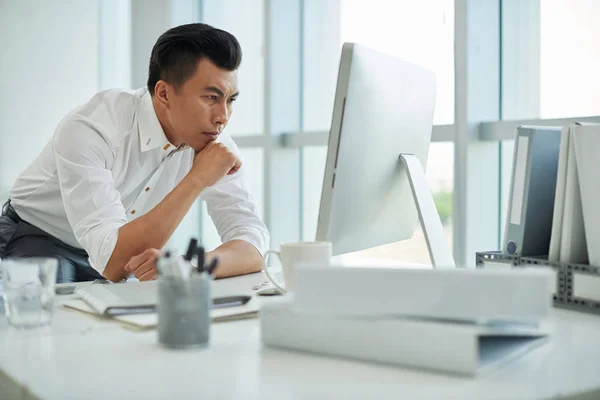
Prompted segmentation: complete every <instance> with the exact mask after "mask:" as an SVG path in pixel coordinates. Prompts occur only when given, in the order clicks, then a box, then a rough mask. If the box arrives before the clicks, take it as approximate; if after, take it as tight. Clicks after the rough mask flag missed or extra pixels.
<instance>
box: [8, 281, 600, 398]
mask: <svg viewBox="0 0 600 400" xmlns="http://www.w3.org/2000/svg"><path fill="white" fill-rule="evenodd" d="M262 279H263V278H262V276H261V275H260V274H254V275H249V276H245V277H240V278H233V279H228V280H224V281H218V282H217V283H216V284H218V285H219V286H220V287H219V290H220V291H223V292H224V293H226V292H232V293H236V292H237V293H239V292H251V290H250V287H251V286H252V285H253V284H256V283H258V282H260V281H261V280H262ZM240 288H243V289H240ZM61 297H62V296H61ZM556 318H557V320H558V327H557V332H556V334H555V336H554V337H553V338H552V340H551V341H550V342H548V343H546V344H544V345H542V346H541V347H538V348H537V349H535V350H533V351H532V352H531V353H529V354H527V355H526V356H524V357H523V358H521V359H519V360H517V361H515V362H514V363H512V364H509V365H507V366H505V367H503V368H502V369H500V370H498V371H496V372H495V373H493V374H492V375H488V376H485V377H483V378H479V379H470V378H462V377H453V376H446V375H439V374H434V373H429V372H419V371H415V370H410V369H402V368H393V367H386V366H381V365H372V364H367V363H360V362H352V361H348V360H341V359H330V358H325V357H321V356H313V355H308V354H302V353H294V352H288V351H281V350H276V349H272V348H264V347H263V346H262V344H261V341H260V332H259V324H258V320H256V319H253V320H243V321H236V322H226V323H219V324H214V325H213V328H212V332H211V344H210V346H209V347H208V348H206V349H203V350H183V351H173V350H167V349H164V348H162V347H160V346H159V345H158V344H157V339H156V331H154V330H153V331H147V332H133V331H129V330H126V329H124V328H122V327H121V326H120V325H118V324H117V323H115V322H113V321H105V320H101V319H98V318H96V317H92V316H87V315H84V314H82V313H78V312H76V311H68V310H64V309H57V312H56V314H55V316H54V320H53V323H52V326H51V327H48V328H45V329H43V330H40V331H30V332H28V331H25V332H23V331H17V330H13V329H9V328H8V327H7V323H6V319H5V318H4V316H0V398H1V399H11V398H17V399H22V398H42V399H61V400H62V399H70V398H76V399H88V398H89V399H92V398H94V399H120V398H126V399H133V398H139V399H175V398H197V399H230V398H236V399H237V398H239V399H304V398H327V399H329V398H342V399H382V398H390V399H398V398H404V399H421V398H433V399H440V398H457V399H525V398H527V399H534V398H555V397H560V396H576V395H577V396H576V397H575V398H577V399H583V398H590V399H596V398H600V317H595V316H589V315H585V314H579V313H574V312H567V311H560V310H557V311H556ZM440 339H441V338H440ZM365 345H368V338H365ZM594 391H595V392H594ZM585 392H587V394H586V395H583V396H581V393H585ZM592 392H593V393H592Z"/></svg>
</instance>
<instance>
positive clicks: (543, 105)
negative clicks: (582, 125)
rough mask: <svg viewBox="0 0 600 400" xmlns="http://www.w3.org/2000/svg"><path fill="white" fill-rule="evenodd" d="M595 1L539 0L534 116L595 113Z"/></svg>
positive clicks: (598, 5) (598, 99)
mask: <svg viewBox="0 0 600 400" xmlns="http://www.w3.org/2000/svg"><path fill="white" fill-rule="evenodd" d="M598 15H600V2H598V1H595V0H540V94H539V95H540V117H541V118H563V117H578V116H588V115H589V116H591V115H599V114H600V75H599V74H598V71H600V24H598Z"/></svg>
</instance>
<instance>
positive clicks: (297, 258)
mask: <svg viewBox="0 0 600 400" xmlns="http://www.w3.org/2000/svg"><path fill="white" fill-rule="evenodd" d="M271 254H276V255H277V256H278V257H279V260H280V261H281V266H282V272H283V281H284V282H285V287H282V286H281V285H280V284H279V283H278V282H277V280H276V279H274V278H273V276H272V275H271V274H270V273H269V268H268V261H269V255H271ZM330 261H331V243H330V242H295V243H282V244H281V246H280V250H279V251H277V250H269V251H267V252H266V253H265V255H264V257H263V270H264V271H265V274H267V278H269V280H270V281H271V283H272V284H273V285H275V287H276V288H277V289H279V290H280V291H282V292H283V293H285V292H288V291H290V290H292V289H293V287H294V282H293V279H294V268H295V266H296V264H297V263H299V262H318V263H322V264H329V263H330Z"/></svg>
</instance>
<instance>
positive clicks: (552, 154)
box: [503, 126, 561, 256]
mask: <svg viewBox="0 0 600 400" xmlns="http://www.w3.org/2000/svg"><path fill="white" fill-rule="evenodd" d="M560 139H561V129H560V128H559V127H536V126H520V127H519V128H518V129H517V137H516V139H515V140H516V145H515V154H514V158H513V172H512V178H511V192H510V197H509V209H508V218H507V221H506V230H505V237H504V243H503V251H504V252H505V253H506V254H511V255H520V256H540V255H548V252H549V248H550V237H551V231H552V217H553V213H554V199H555V194H556V193H555V192H556V179H557V172H558V160H559V151H560Z"/></svg>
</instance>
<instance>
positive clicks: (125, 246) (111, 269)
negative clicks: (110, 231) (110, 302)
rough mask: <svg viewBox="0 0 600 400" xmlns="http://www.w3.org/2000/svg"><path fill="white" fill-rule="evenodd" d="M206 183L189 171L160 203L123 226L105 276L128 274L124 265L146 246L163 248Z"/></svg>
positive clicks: (117, 279) (115, 278) (115, 276)
mask: <svg viewBox="0 0 600 400" xmlns="http://www.w3.org/2000/svg"><path fill="white" fill-rule="evenodd" d="M205 187H206V185H204V184H203V183H202V182H200V181H198V180H197V179H196V178H195V177H193V176H191V175H187V176H186V177H185V178H184V179H183V180H182V181H181V182H180V183H179V185H177V187H175V189H173V190H172V191H171V192H170V193H169V194H168V195H167V196H166V197H165V198H164V199H163V201H161V202H160V203H159V204H158V205H157V206H156V207H154V208H153V209H152V210H150V211H149V212H148V213H146V214H145V215H143V216H141V217H139V218H137V219H135V220H133V221H131V222H129V223H128V224H125V225H124V226H123V227H121V229H119V236H118V238H117V244H116V245H115V249H114V250H113V253H112V255H111V257H110V259H109V260H108V263H107V265H106V268H105V270H104V276H105V277H106V278H107V279H109V280H111V281H113V282H116V281H120V280H121V279H123V278H125V277H126V274H125V271H124V270H123V267H125V265H126V264H127V262H128V261H129V260H130V259H131V257H133V256H135V255H138V254H140V253H142V252H143V251H145V250H146V249H150V248H154V249H161V248H163V246H164V245H165V244H166V243H167V241H168V240H169V238H170V237H171V235H172V234H173V232H175V229H176V228H177V226H178V225H179V223H180V222H181V220H182V219H183V217H184V216H185V215H186V213H187V212H188V211H189V209H190V207H191V206H192V204H194V202H195V201H196V199H197V198H198V196H199V195H200V193H201V192H202V190H204V188H205Z"/></svg>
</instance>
